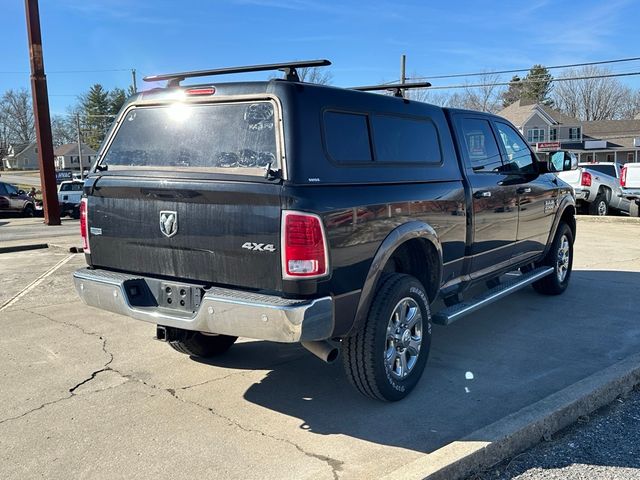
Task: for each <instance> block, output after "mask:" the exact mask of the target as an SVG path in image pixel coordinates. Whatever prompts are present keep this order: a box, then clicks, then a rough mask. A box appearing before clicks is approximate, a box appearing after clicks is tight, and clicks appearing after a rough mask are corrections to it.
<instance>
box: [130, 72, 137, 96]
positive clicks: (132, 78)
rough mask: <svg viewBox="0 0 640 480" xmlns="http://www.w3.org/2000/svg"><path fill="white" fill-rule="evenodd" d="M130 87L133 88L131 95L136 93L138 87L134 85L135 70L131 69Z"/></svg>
mask: <svg viewBox="0 0 640 480" xmlns="http://www.w3.org/2000/svg"><path fill="white" fill-rule="evenodd" d="M131 85H132V86H133V93H136V92H137V91H138V86H137V85H136V69H135V68H132V69H131Z"/></svg>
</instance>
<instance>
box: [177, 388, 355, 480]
mask: <svg viewBox="0 0 640 480" xmlns="http://www.w3.org/2000/svg"><path fill="white" fill-rule="evenodd" d="M165 390H166V391H167V392H168V393H169V394H170V395H171V396H172V397H174V398H175V399H176V400H179V401H181V402H183V403H189V404H191V405H194V406H196V407H198V408H202V409H204V410H207V411H208V412H209V413H211V414H212V415H213V416H215V417H218V418H220V419H222V420H225V421H226V422H228V423H229V424H230V425H232V426H235V427H236V428H239V429H240V430H242V431H245V432H248V433H257V434H258V435H261V436H263V437H266V438H270V439H272V440H276V441H278V442H283V443H287V444H289V445H291V446H292V447H294V448H295V449H297V450H298V451H299V452H300V453H302V454H303V455H305V456H307V457H311V458H315V459H316V460H320V461H322V462H324V463H326V464H327V465H328V466H329V467H330V468H331V473H332V474H333V478H334V480H338V479H339V478H340V477H339V472H340V471H341V470H342V465H343V463H344V462H341V461H340V460H336V459H335V458H331V457H327V456H325V455H319V454H317V453H313V452H309V451H307V450H305V449H303V448H302V447H301V446H300V445H298V444H297V443H295V442H292V441H291V440H288V439H286V438H280V437H276V436H274V435H269V434H268V433H265V432H263V431H262V430H257V429H253V428H249V427H246V426H244V425H242V424H241V423H240V422H238V421H236V420H233V419H232V418H230V417H227V416H225V415H222V414H221V413H218V412H216V411H215V410H214V409H213V408H211V407H207V406H206V405H201V404H199V403H198V402H194V401H192V400H187V399H185V398H182V397H179V396H178V395H177V394H176V391H175V390H174V389H172V388H167V389H165Z"/></svg>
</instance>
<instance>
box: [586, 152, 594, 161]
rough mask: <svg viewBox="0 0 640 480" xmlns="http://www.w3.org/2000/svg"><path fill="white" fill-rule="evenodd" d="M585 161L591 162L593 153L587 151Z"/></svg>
mask: <svg viewBox="0 0 640 480" xmlns="http://www.w3.org/2000/svg"><path fill="white" fill-rule="evenodd" d="M587 162H593V154H592V153H588V154H587Z"/></svg>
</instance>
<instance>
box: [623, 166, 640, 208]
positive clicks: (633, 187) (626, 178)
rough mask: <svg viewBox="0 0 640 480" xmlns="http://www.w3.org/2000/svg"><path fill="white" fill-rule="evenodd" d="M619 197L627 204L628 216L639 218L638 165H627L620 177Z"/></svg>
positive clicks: (639, 186) (639, 182)
mask: <svg viewBox="0 0 640 480" xmlns="http://www.w3.org/2000/svg"><path fill="white" fill-rule="evenodd" d="M620 186H621V187H622V192H621V197H622V198H623V199H625V200H626V201H628V202H629V215H630V216H632V217H640V163H627V164H626V165H624V167H622V173H621V175H620Z"/></svg>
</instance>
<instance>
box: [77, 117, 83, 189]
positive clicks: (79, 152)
mask: <svg viewBox="0 0 640 480" xmlns="http://www.w3.org/2000/svg"><path fill="white" fill-rule="evenodd" d="M76 129H77V133H78V160H79V161H80V178H81V179H82V180H84V166H83V165H82V141H81V139H80V114H79V113H76Z"/></svg>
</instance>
